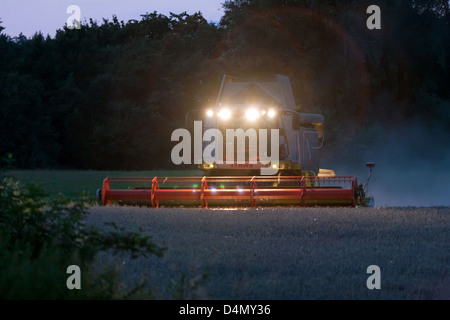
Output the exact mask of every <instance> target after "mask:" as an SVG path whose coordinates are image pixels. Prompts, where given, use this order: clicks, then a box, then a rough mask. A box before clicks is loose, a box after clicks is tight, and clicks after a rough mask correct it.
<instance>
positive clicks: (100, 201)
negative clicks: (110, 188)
mask: <svg viewBox="0 0 450 320" xmlns="http://www.w3.org/2000/svg"><path fill="white" fill-rule="evenodd" d="M95 197H96V198H97V203H98V204H102V189H100V188H99V189H97V191H96V192H95Z"/></svg>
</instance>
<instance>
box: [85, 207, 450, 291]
mask: <svg viewBox="0 0 450 320" xmlns="http://www.w3.org/2000/svg"><path fill="white" fill-rule="evenodd" d="M111 221H113V222H115V223H116V224H117V225H119V226H121V227H124V228H125V229H126V230H130V231H131V230H133V231H136V230H138V229H141V230H142V231H143V232H145V233H146V234H149V235H151V236H152V238H153V240H154V242H155V243H156V244H158V245H160V246H164V247H167V251H166V253H165V255H164V256H163V257H162V258H158V257H156V256H155V257H154V256H151V257H148V258H143V257H142V258H137V259H133V260H132V259H129V258H128V257H116V259H115V260H111V259H112V258H111V257H109V256H108V255H106V254H103V256H100V257H101V258H100V259H99V263H100V264H102V263H106V262H111V261H113V263H115V264H117V265H120V267H121V268H122V272H123V277H124V280H125V283H126V284H128V285H132V284H134V283H136V282H135V281H137V280H138V279H140V278H142V277H145V279H147V281H148V284H149V285H151V286H152V287H154V288H157V296H156V298H157V299H180V298H182V299H196V300H199V299H237V300H253V299H258V300H259V299H269V300H279V299H283V300H310V299H314V300H329V299H333V300H334V299H339V300H341V299H345V300H356V299H370V300H372V299H395V300H397V299H406V300H412V299H421V300H422V299H427V300H428V299H439V300H440V299H450V208H448V207H430V208H427V207H411V208H408V207H403V208H402V207H400V208H371V209H370V208H293V207H290V208H258V209H236V210H224V209H207V210H204V209H187V208H160V209H152V208H146V207H127V206H123V207H120V206H110V207H100V206H98V207H97V206H94V207H92V208H91V211H90V215H89V216H88V219H87V223H88V224H92V225H96V226H102V225H103V224H104V223H105V222H111ZM370 265H376V266H378V267H379V268H380V273H379V275H380V278H379V280H380V281H379V283H380V285H381V288H380V289H368V286H367V279H368V278H369V277H370V276H371V273H368V272H367V268H368V267H369V266H370Z"/></svg>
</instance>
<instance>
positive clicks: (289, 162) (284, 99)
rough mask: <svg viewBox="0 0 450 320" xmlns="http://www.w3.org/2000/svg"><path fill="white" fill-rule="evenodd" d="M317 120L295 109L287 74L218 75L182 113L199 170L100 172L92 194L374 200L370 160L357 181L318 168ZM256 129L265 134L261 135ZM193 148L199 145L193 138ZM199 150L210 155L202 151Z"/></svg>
mask: <svg viewBox="0 0 450 320" xmlns="http://www.w3.org/2000/svg"><path fill="white" fill-rule="evenodd" d="M323 123H324V117H323V116H322V115H320V114H310V113H299V112H297V111H296V104H295V100H294V96H293V93H292V89H291V84H290V81H289V78H288V77H286V76H282V75H277V76H276V81H273V82H239V81H236V79H235V78H234V77H231V76H227V75H224V76H223V79H222V84H221V87H220V90H219V94H218V97H217V101H216V103H215V105H214V106H213V107H211V108H210V109H207V110H194V111H191V112H189V113H188V114H187V115H186V128H187V129H186V130H185V132H189V134H190V136H193V137H194V140H195V138H196V137H197V138H198V137H200V139H201V142H200V143H199V145H200V148H201V149H200V157H199V153H197V154H195V151H194V164H197V165H198V166H199V169H201V171H202V175H201V176H198V177H139V178H138V177H136V178H119V177H107V178H105V179H104V181H103V186H102V188H101V189H98V190H97V197H98V200H99V201H100V202H101V203H102V204H103V205H109V204H112V203H119V204H120V203H124V204H139V205H148V206H151V207H155V208H158V207H159V206H160V205H164V206H177V205H178V206H179V205H183V206H187V205H193V206H199V207H200V206H201V207H202V208H208V207H215V206H219V207H240V206H250V207H257V206H279V205H291V206H302V207H306V206H350V207H360V206H362V207H373V205H374V199H373V197H370V196H367V195H366V193H367V188H368V182H369V179H370V176H371V175H372V168H373V167H374V166H375V164H374V163H373V162H369V163H367V164H366V165H367V166H368V167H369V169H370V174H369V176H368V178H367V179H366V181H365V183H364V184H358V181H357V178H356V177H355V176H336V175H335V172H334V171H333V170H328V169H320V168H319V149H320V148H321V147H322V145H323V139H324V135H323ZM241 129H242V130H241ZM249 129H251V130H254V131H251V130H249ZM261 129H265V130H261ZM230 130H231V131H230ZM256 130H258V131H259V133H260V136H259V138H260V139H259V141H258V142H257V140H255V139H258V136H257V135H256V134H254V135H252V134H251V133H253V132H255V133H256ZM230 132H231V134H234V135H230ZM261 132H265V134H263V135H262V136H261ZM205 133H208V134H209V135H208V134H206V135H205ZM238 133H241V135H239V134H238ZM268 133H269V134H268ZM206 136H208V137H209V138H205V137H206ZM211 136H214V139H212V137H211ZM223 137H226V142H225V145H224V146H223ZM236 140H237V143H235V141H236ZM262 140H265V141H263V143H261V141H262ZM247 141H248V143H246V142H247ZM221 144H222V145H221ZM268 145H270V148H269V147H268ZM196 148H197V149H196ZM194 149H196V150H197V151H198V146H197V147H196V146H194ZM207 150H208V151H210V152H209V153H208V152H206V151H207ZM224 150H225V151H226V152H224ZM205 152H206V154H209V155H210V156H209V157H205ZM216 153H217V156H216ZM269 153H270V154H271V157H270V158H269V157H267V155H268V154H269ZM268 159H270V160H271V161H267V160H268ZM221 160H222V161H221ZM264 170H265V171H264ZM262 172H264V174H262Z"/></svg>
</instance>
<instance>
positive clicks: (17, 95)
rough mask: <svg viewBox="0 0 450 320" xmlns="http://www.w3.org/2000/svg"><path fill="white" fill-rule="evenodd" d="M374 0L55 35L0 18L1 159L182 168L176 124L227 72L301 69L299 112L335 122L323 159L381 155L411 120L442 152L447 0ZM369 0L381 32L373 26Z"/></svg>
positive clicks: (93, 24)
mask: <svg viewBox="0 0 450 320" xmlns="http://www.w3.org/2000/svg"><path fill="white" fill-rule="evenodd" d="M372 2H373V1H372ZM376 2H377V3H371V2H369V1H352V0H345V1H336V0H327V1H314V0H228V1H225V2H224V4H223V9H224V14H223V16H222V18H221V20H220V21H219V22H217V23H212V22H208V21H207V20H206V19H205V18H204V17H203V15H202V13H201V12H197V13H194V14H187V13H186V12H183V13H180V14H175V13H171V14H170V15H163V14H160V13H158V12H155V11H154V12H151V13H148V12H147V13H145V14H142V15H141V19H139V20H129V21H122V20H119V18H118V17H117V16H113V17H112V19H106V18H105V19H103V21H101V22H98V21H94V20H92V19H91V20H89V21H84V22H82V23H81V28H80V29H70V28H67V27H66V26H64V27H62V28H61V29H59V30H58V31H57V32H56V35H55V36H54V37H50V36H48V35H47V36H44V35H43V34H42V33H40V32H37V33H35V34H34V35H33V36H32V37H29V38H27V37H25V36H23V35H20V36H18V37H10V36H8V35H6V34H5V33H4V30H3V29H4V28H7V26H2V25H0V32H1V33H0V112H1V116H0V156H3V157H6V155H8V154H9V155H11V154H12V155H13V157H14V164H15V166H17V167H19V168H73V169H108V170H113V169H114V170H148V169H159V168H171V167H174V165H173V164H172V162H171V159H170V151H171V149H172V147H173V145H174V143H172V142H171V140H170V136H171V133H172V131H173V130H174V129H176V128H180V127H183V126H184V115H185V113H186V112H188V111H189V110H192V109H197V108H204V107H207V106H208V105H211V104H212V103H214V99H215V98H216V96H217V93H218V89H219V86H220V81H221V78H222V75H223V74H230V75H233V76H236V77H238V78H242V79H247V80H252V79H258V80H260V79H269V78H271V77H273V76H274V75H275V74H284V75H287V76H289V77H290V79H291V85H292V88H293V90H294V96H295V99H296V103H297V109H298V110H299V111H301V112H313V113H322V114H323V115H324V116H325V118H326V124H325V132H326V136H325V143H324V147H323V148H324V149H323V157H324V159H325V160H327V159H328V160H329V161H350V160H355V159H354V157H355V154H358V155H359V156H363V155H364V154H373V153H374V152H375V151H376V150H377V148H378V147H379V146H380V145H382V144H383V143H385V142H386V141H387V139H389V137H392V135H393V134H396V133H397V132H399V128H414V130H417V131H415V132H418V133H419V134H418V135H417V138H411V137H409V139H408V140H407V141H408V143H410V145H409V146H410V148H411V150H413V152H415V154H417V156H418V157H420V156H423V154H424V152H423V150H424V149H423V148H427V149H426V150H428V151H429V152H428V153H427V154H428V156H440V155H441V153H442V152H443V151H442V149H445V148H440V149H439V148H432V146H433V145H434V144H432V143H431V142H433V143H434V142H435V141H441V142H444V141H445V139H447V138H448V137H450V90H448V82H447V80H448V74H450V55H449V52H450V50H449V46H450V41H449V40H450V39H449V35H450V25H449V18H450V10H449V2H448V1H442V0H433V1H425V0H409V1H395V2H394V1H387V0H379V1H376ZM371 4H376V5H378V6H379V7H380V9H381V29H379V30H369V29H368V28H367V26H366V20H367V18H368V14H367V13H366V9H367V7H368V6H369V5H371ZM444 145H445V144H444ZM355 151H357V152H355ZM359 156H358V157H359ZM9 157H10V156H9ZM358 160H359V159H358Z"/></svg>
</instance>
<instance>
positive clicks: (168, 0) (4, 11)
mask: <svg viewBox="0 0 450 320" xmlns="http://www.w3.org/2000/svg"><path fill="white" fill-rule="evenodd" d="M222 3H223V0H213V1H211V0H193V1H189V2H188V1H180V0H152V1H146V0H129V1H127V2H123V1H118V0H112V1H111V0H110V1H108V3H107V5H105V1H104V0H95V1H92V0H91V1H89V0H77V1H71V0H62V1H58V2H55V1H54V0H53V1H52V0H38V1H29V0H2V1H1V2H0V21H1V26H2V27H3V28H4V29H3V30H2V34H5V35H8V36H10V37H12V38H14V37H18V36H19V35H20V34H23V35H24V36H25V37H27V38H30V37H32V36H33V35H34V34H36V33H39V32H41V33H42V34H43V35H44V36H47V35H49V36H50V37H54V36H55V34H56V31H57V30H59V29H63V27H64V26H65V25H66V21H67V19H68V18H69V17H70V16H71V14H69V13H67V8H68V7H69V6H70V5H77V6H78V7H80V11H81V12H80V13H81V22H85V21H89V20H90V19H92V20H94V21H97V22H99V23H101V22H103V19H107V20H109V21H111V20H112V18H113V17H114V16H117V19H118V20H119V21H124V22H128V21H129V20H133V19H135V20H140V19H141V15H143V14H146V13H152V12H154V11H156V12H157V13H159V14H163V15H166V16H169V15H170V13H175V14H180V13H183V12H187V13H188V14H194V13H195V12H199V11H200V12H201V13H202V15H203V17H204V18H205V19H206V20H207V21H208V22H209V23H211V22H212V23H214V22H218V21H219V20H220V18H221V17H222V15H223V10H222ZM42 16H44V19H41V17H42Z"/></svg>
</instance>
